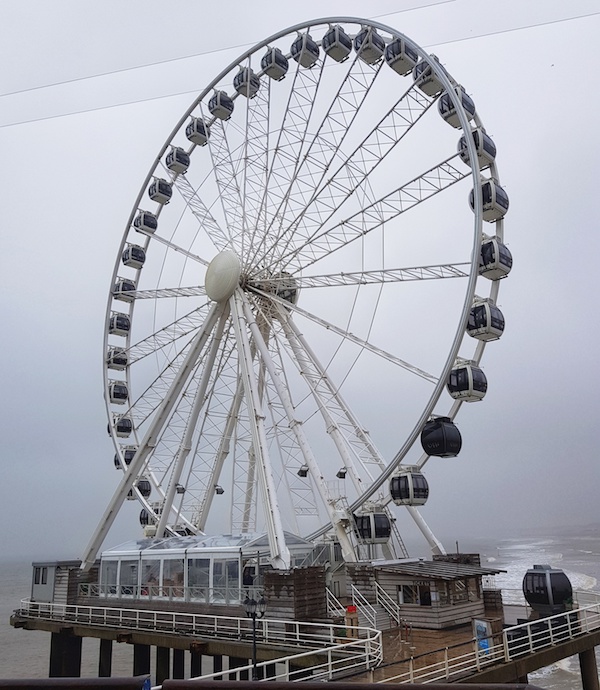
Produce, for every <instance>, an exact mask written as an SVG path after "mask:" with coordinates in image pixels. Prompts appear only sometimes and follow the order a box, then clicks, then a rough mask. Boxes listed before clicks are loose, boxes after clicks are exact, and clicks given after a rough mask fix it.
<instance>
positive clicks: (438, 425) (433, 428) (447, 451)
mask: <svg viewBox="0 0 600 690" xmlns="http://www.w3.org/2000/svg"><path fill="white" fill-rule="evenodd" d="M421 446H422V447H423V450H424V451H425V452H426V453H427V455H434V456H436V457H438V458H453V457H455V456H457V455H458V454H459V453H460V449H461V446H462V438H461V435H460V431H459V430H458V428H457V426H456V425H455V424H454V422H453V421H452V420H451V419H450V417H434V418H433V419H430V420H429V421H428V422H427V423H426V424H425V426H424V427H423V430H422V431H421Z"/></svg>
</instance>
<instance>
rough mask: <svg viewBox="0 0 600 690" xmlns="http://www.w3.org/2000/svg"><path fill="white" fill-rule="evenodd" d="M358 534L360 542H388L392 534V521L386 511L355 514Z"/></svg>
mask: <svg viewBox="0 0 600 690" xmlns="http://www.w3.org/2000/svg"><path fill="white" fill-rule="evenodd" d="M354 524H355V526H356V536H357V539H358V542H359V543H360V544H386V543H387V542H388V541H389V540H390V536H391V534H392V523H391V522H390V518H389V517H388V516H387V514H386V513H380V512H368V513H362V514H356V515H354Z"/></svg>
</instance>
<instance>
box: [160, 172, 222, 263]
mask: <svg viewBox="0 0 600 690" xmlns="http://www.w3.org/2000/svg"><path fill="white" fill-rule="evenodd" d="M173 186H174V187H175V189H177V191H178V192H179V193H180V194H181V196H182V197H183V199H184V201H185V203H186V205H187V207H188V208H189V210H190V211H191V212H192V214H193V215H194V216H195V217H196V219H197V220H198V223H199V226H200V227H201V228H202V229H203V230H204V232H205V233H206V235H207V237H209V238H210V240H211V241H212V243H213V244H214V245H215V247H216V248H217V249H218V250H219V251H222V250H223V249H226V248H227V247H229V246H230V238H229V236H228V235H227V233H226V232H225V231H224V230H223V229H222V228H221V226H220V225H219V224H218V222H217V221H216V220H215V218H214V217H213V215H212V214H211V212H210V210H209V209H208V208H207V206H206V204H205V203H204V202H203V201H202V199H201V198H200V196H199V195H198V192H197V191H196V190H195V189H194V188H193V187H192V185H191V184H190V182H189V180H188V179H187V177H186V176H185V175H177V176H176V178H175V179H174V181H173ZM168 246H170V245H168ZM171 248H174V247H171ZM176 251H180V250H176ZM186 256H188V254H186ZM188 258H195V256H194V255H191V256H188ZM196 260H198V259H196ZM202 263H205V264H206V263H207V262H206V261H204V260H203V261H202Z"/></svg>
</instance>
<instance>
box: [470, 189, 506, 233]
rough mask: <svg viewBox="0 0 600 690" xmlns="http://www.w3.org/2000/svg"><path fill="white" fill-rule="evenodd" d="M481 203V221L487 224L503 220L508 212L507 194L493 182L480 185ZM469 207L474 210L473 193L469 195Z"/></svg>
mask: <svg viewBox="0 0 600 690" xmlns="http://www.w3.org/2000/svg"><path fill="white" fill-rule="evenodd" d="M481 196H482V202H483V220H485V221H486V222H487V223H495V222H496V221H497V220H500V218H503V217H504V215H505V214H506V212H507V211H508V194H507V193H506V192H505V191H504V190H503V189H502V187H501V186H500V185H499V184H498V183H497V182H496V181H495V180H485V182H483V183H482V185H481ZM469 205H470V206H471V209H472V210H475V193H474V191H473V190H471V192H470V194H469Z"/></svg>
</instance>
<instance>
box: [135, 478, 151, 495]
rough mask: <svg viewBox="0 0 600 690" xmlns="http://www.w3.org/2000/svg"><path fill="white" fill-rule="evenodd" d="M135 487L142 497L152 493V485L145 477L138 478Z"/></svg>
mask: <svg viewBox="0 0 600 690" xmlns="http://www.w3.org/2000/svg"><path fill="white" fill-rule="evenodd" d="M135 486H136V489H137V490H138V491H139V492H140V494H141V495H142V496H143V498H148V497H149V496H150V494H151V493H152V485H151V484H150V482H149V481H148V480H147V479H140V480H138V482H137V483H136V485H135Z"/></svg>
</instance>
